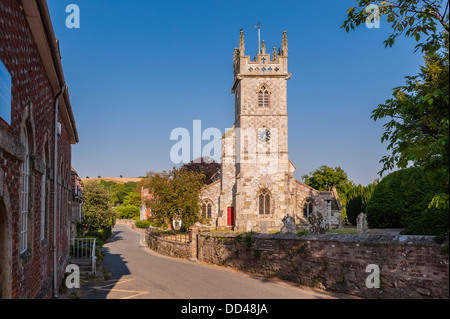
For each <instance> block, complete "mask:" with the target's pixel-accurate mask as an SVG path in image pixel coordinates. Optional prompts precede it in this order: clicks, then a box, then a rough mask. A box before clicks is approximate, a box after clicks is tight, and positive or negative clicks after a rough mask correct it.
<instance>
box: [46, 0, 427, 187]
mask: <svg viewBox="0 0 450 319" xmlns="http://www.w3.org/2000/svg"><path fill="white" fill-rule="evenodd" d="M48 3H49V8H50V12H51V15H52V20H53V26H54V28H55V33H56V36H57V37H58V38H59V39H60V48H61V55H62V58H63V60H62V63H63V67H64V72H65V76H66V80H67V83H68V85H69V89H70V97H71V101H72V106H73V110H74V115H75V119H76V122H77V127H78V131H79V137H80V143H79V144H77V145H75V146H74V147H73V158H72V164H73V167H74V168H75V169H76V170H77V171H78V173H79V174H80V175H81V176H82V177H86V176H90V177H97V176H98V175H100V176H102V177H112V176H119V175H124V176H126V177H136V176H140V175H145V173H146V172H147V171H162V170H169V169H171V168H172V167H173V164H172V163H171V161H170V156H169V153H170V149H171V148H172V146H173V145H174V144H175V142H174V141H171V140H170V132H171V131H172V130H173V129H175V128H177V127H185V128H187V129H189V130H191V131H192V121H193V120H202V127H203V129H206V128H208V127H215V128H218V129H220V130H221V131H222V132H224V131H225V129H226V128H229V127H231V126H232V125H233V122H234V97H233V95H232V94H231V93H230V88H231V87H232V85H233V51H234V48H235V47H236V46H238V41H239V30H240V29H244V32H245V37H246V53H247V54H248V55H251V56H253V55H255V54H256V53H257V50H258V41H257V31H256V29H255V27H254V26H255V25H256V23H257V22H258V21H261V23H262V24H263V26H264V27H263V29H262V39H263V40H265V42H266V46H267V47H268V48H272V47H273V46H277V47H279V46H280V45H281V39H282V32H283V31H284V30H286V31H287V35H288V42H289V71H290V72H291V73H292V74H293V76H292V79H291V80H289V81H288V114H289V152H290V159H291V161H292V162H293V163H294V165H296V167H297V171H296V172H295V175H294V177H296V178H298V179H301V176H302V175H304V174H306V173H309V172H311V171H312V170H314V169H316V168H318V167H320V166H321V165H322V164H326V165H328V166H333V167H334V166H340V167H342V168H343V169H344V170H345V171H346V172H347V173H348V175H349V178H350V179H351V180H353V181H355V182H356V183H361V184H368V183H369V182H371V181H372V180H373V179H375V178H377V172H378V171H379V170H380V169H381V165H380V164H379V161H380V159H381V158H382V157H383V155H386V154H387V152H386V145H385V144H381V136H382V133H383V129H382V123H381V122H376V123H375V122H374V121H373V120H371V119H370V115H371V111H372V110H373V109H374V108H375V107H376V106H377V105H378V104H380V103H383V102H384V101H385V100H386V99H389V98H390V97H391V93H392V88H394V87H396V86H399V85H401V84H403V83H404V77H405V76H407V75H415V74H417V73H418V71H419V65H420V64H421V63H422V57H421V55H420V53H416V54H413V51H414V45H415V43H414V41H413V40H410V39H405V38H401V39H399V40H398V41H397V43H396V44H395V46H394V47H393V48H386V49H385V48H384V45H383V40H385V39H386V38H387V37H388V36H389V34H390V32H391V29H390V26H389V25H388V24H387V22H386V21H385V20H384V19H382V21H381V28H380V29H368V28H366V27H365V25H362V26H361V27H359V29H357V30H356V31H353V32H350V33H346V32H345V31H344V30H343V29H340V28H339V27H340V26H341V25H342V23H343V21H344V20H345V18H346V11H347V9H348V8H349V7H351V6H353V4H354V1H353V0H340V1H335V0H328V1H282V2H274V1H265V0H260V1H215V0H210V1H187V0H183V1H148V0H131V1H123V0H108V1H106V0H103V1H101V0H48ZM69 4H77V5H78V6H79V8H80V11H81V27H80V28H79V29H68V28H67V27H66V25H65V20H66V17H67V16H68V13H66V12H65V9H66V6H67V5H69ZM270 51H271V50H270ZM205 143H207V142H205Z"/></svg>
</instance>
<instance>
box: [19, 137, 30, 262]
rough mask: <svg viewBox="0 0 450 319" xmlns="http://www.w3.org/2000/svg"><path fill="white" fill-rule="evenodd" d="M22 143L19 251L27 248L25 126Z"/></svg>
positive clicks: (27, 197)
mask: <svg viewBox="0 0 450 319" xmlns="http://www.w3.org/2000/svg"><path fill="white" fill-rule="evenodd" d="M22 144H23V146H24V149H25V151H24V160H23V162H22V165H21V179H22V180H21V190H20V203H21V207H20V253H21V254H22V253H24V252H26V251H27V250H28V215H29V188H30V145H29V141H28V133H27V130H26V128H23V130H22Z"/></svg>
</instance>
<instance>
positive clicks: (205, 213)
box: [202, 199, 212, 218]
mask: <svg viewBox="0 0 450 319" xmlns="http://www.w3.org/2000/svg"><path fill="white" fill-rule="evenodd" d="M202 217H203V218H211V217H212V203H211V201H210V200H209V199H207V200H205V201H204V202H203V205H202Z"/></svg>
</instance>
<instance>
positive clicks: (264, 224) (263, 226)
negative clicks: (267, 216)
mask: <svg viewBox="0 0 450 319" xmlns="http://www.w3.org/2000/svg"><path fill="white" fill-rule="evenodd" d="M268 228H269V223H268V222H267V221H262V222H261V233H263V234H267V233H269V229H268Z"/></svg>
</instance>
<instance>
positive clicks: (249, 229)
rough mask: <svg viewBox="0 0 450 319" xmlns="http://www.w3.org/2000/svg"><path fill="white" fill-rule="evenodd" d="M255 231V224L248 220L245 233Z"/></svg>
mask: <svg viewBox="0 0 450 319" xmlns="http://www.w3.org/2000/svg"><path fill="white" fill-rule="evenodd" d="M252 230H253V223H252V221H251V220H247V225H246V226H245V231H246V232H247V233H250V232H251V231H252Z"/></svg>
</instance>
